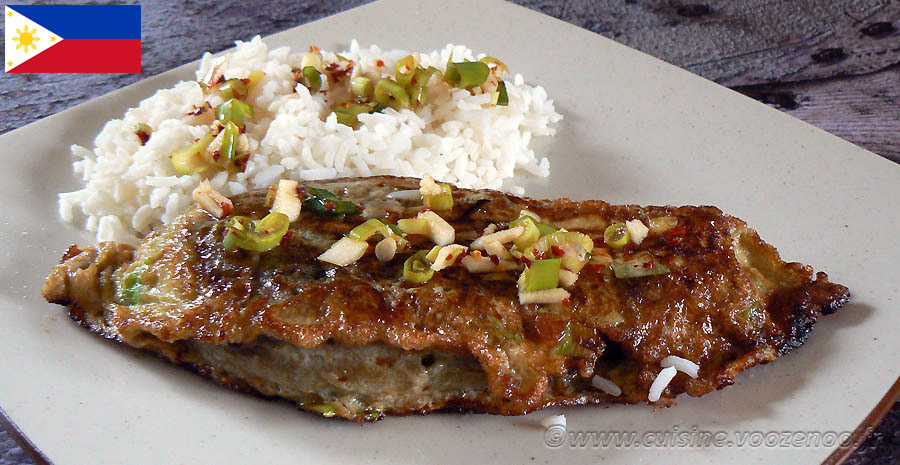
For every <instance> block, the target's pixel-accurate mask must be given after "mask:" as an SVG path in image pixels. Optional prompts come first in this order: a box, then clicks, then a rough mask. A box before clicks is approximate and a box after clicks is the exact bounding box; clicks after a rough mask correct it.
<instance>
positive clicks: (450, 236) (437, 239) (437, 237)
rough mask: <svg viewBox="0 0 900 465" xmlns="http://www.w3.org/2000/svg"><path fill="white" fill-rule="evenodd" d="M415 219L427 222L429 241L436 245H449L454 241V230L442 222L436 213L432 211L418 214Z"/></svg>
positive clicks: (448, 224)
mask: <svg viewBox="0 0 900 465" xmlns="http://www.w3.org/2000/svg"><path fill="white" fill-rule="evenodd" d="M417 218H421V219H423V220H425V221H427V222H428V230H429V232H428V235H429V236H430V238H431V241H432V242H434V243H435V244H437V245H449V244H452V243H453V240H454V239H456V230H454V229H453V226H450V223H448V222H446V221H444V219H443V218H441V217H440V216H439V215H438V214H437V213H435V212H433V211H424V212H420V213H419V214H418V215H417Z"/></svg>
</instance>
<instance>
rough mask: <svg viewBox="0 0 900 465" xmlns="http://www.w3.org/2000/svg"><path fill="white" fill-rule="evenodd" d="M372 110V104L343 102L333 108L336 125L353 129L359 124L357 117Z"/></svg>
mask: <svg viewBox="0 0 900 465" xmlns="http://www.w3.org/2000/svg"><path fill="white" fill-rule="evenodd" d="M374 109H375V107H374V104H363V103H353V102H344V103H342V104H340V105H338V106H336V107H334V114H335V116H336V117H337V120H338V123H341V124H343V125H345V126H350V127H355V126H356V124H357V123H359V119H358V118H357V116H359V115H360V114H362V113H369V112H372V111H374Z"/></svg>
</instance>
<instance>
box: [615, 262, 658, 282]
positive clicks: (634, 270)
mask: <svg viewBox="0 0 900 465" xmlns="http://www.w3.org/2000/svg"><path fill="white" fill-rule="evenodd" d="M610 266H611V267H612V269H613V272H615V274H616V277H617V278H619V279H629V278H643V277H645V276H656V275H662V274H668V273H669V271H670V270H669V267H667V266H666V265H663V264H662V263H659V262H658V261H656V260H654V259H653V258H650V257H644V258H639V259H636V260H631V261H627V262H613V263H612V264H611V265H610Z"/></svg>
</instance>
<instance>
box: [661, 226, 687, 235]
mask: <svg viewBox="0 0 900 465" xmlns="http://www.w3.org/2000/svg"><path fill="white" fill-rule="evenodd" d="M685 234H687V229H685V228H673V229H670V230H668V231H666V235H669V236H683V235H685Z"/></svg>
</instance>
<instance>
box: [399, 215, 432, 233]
mask: <svg viewBox="0 0 900 465" xmlns="http://www.w3.org/2000/svg"><path fill="white" fill-rule="evenodd" d="M397 227H398V228H400V230H401V231H403V232H404V233H405V234H420V235H423V236H424V235H426V234H428V222H427V221H425V220H424V219H422V218H404V219H402V220H398V221H397Z"/></svg>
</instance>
